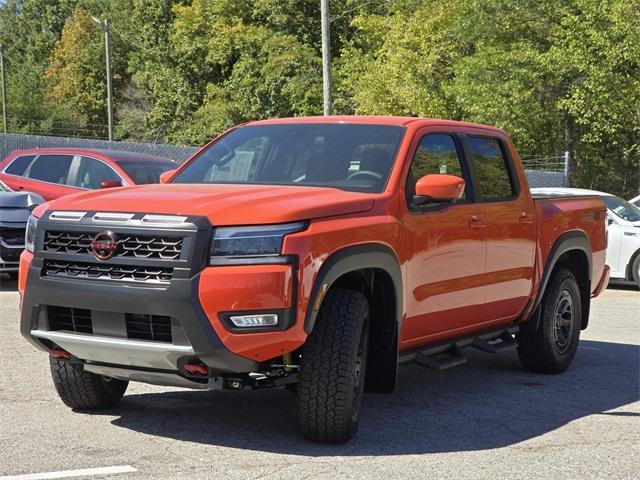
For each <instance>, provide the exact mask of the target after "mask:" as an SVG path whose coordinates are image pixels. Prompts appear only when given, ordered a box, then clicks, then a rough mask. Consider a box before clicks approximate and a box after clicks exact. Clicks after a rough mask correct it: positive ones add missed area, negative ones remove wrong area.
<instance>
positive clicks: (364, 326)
mask: <svg viewBox="0 0 640 480" xmlns="http://www.w3.org/2000/svg"><path fill="white" fill-rule="evenodd" d="M368 347H369V303H368V302H367V299H366V297H365V296H364V295H363V294H362V293H360V292H356V291H353V290H345V289H340V288H336V289H332V290H330V291H329V293H327V296H326V298H325V300H324V301H323V302H322V306H321V307H320V311H319V312H318V318H317V320H316V323H315V327H314V329H313V331H312V332H311V334H310V335H309V338H308V339H307V342H306V343H305V345H304V347H303V351H302V362H301V372H300V382H299V384H298V416H299V421H300V428H301V430H302V434H303V435H304V437H305V438H307V439H309V440H313V441H316V442H323V443H342V442H346V441H347V440H349V439H350V438H351V437H353V435H354V434H355V432H356V429H357V426H358V418H359V415H360V405H361V403H362V392H363V390H364V381H365V374H366V365H367V353H368Z"/></svg>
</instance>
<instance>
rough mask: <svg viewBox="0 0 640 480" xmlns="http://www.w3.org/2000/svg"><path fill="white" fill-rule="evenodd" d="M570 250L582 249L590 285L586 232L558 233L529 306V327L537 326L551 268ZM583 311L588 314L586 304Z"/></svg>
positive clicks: (589, 247)
mask: <svg viewBox="0 0 640 480" xmlns="http://www.w3.org/2000/svg"><path fill="white" fill-rule="evenodd" d="M572 250H579V251H582V252H583V253H584V254H585V256H586V258H587V272H588V273H589V286H591V265H592V258H591V243H590V242H589V237H587V234H586V233H584V232H583V231H581V230H572V231H570V232H565V233H563V234H562V235H560V236H559V237H558V238H557V239H556V241H555V243H554V244H553V247H551V250H550V251H549V256H548V257H547V262H546V264H545V266H544V268H543V270H542V278H541V279H540V288H539V289H538V293H537V295H536V299H535V301H534V303H533V307H532V308H531V312H532V313H531V315H530V317H529V319H527V322H526V323H529V324H530V327H531V328H533V329H537V328H538V322H539V320H540V316H539V313H540V312H539V308H538V307H540V303H541V302H542V297H544V294H545V292H546V290H547V287H548V285H549V281H550V280H551V274H552V273H553V269H554V268H555V267H556V265H557V264H558V260H559V259H560V257H561V256H562V255H563V254H565V253H567V252H569V251H572ZM590 294H591V292H586V296H587V297H588V298H589V297H590ZM585 307H586V309H585V312H586V314H587V315H588V312H589V309H588V306H585Z"/></svg>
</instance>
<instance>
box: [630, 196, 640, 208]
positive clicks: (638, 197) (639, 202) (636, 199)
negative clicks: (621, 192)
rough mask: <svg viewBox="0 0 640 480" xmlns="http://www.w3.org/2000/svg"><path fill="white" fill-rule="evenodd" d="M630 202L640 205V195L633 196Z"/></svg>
mask: <svg viewBox="0 0 640 480" xmlns="http://www.w3.org/2000/svg"><path fill="white" fill-rule="evenodd" d="M629 203H633V204H634V205H635V206H636V207H640V195H638V196H637V197H633V198H632V199H631V200H629Z"/></svg>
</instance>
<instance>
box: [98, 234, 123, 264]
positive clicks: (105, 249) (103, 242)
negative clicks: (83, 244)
mask: <svg viewBox="0 0 640 480" xmlns="http://www.w3.org/2000/svg"><path fill="white" fill-rule="evenodd" d="M117 249H118V238H117V237H116V235H115V233H113V232H110V231H109V230H104V231H102V232H100V233H98V234H97V235H96V236H95V237H93V240H91V251H92V252H93V254H94V255H95V256H96V258H97V259H98V260H109V259H110V258H111V257H112V256H113V254H114V253H116V250H117Z"/></svg>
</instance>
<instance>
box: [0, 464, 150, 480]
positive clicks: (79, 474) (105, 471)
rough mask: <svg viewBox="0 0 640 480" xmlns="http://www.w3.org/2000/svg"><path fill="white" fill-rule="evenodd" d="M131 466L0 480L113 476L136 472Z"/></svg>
mask: <svg viewBox="0 0 640 480" xmlns="http://www.w3.org/2000/svg"><path fill="white" fill-rule="evenodd" d="M137 471H138V470H136V469H135V468H133V467H132V466H131V465H121V466H118V467H100V468H82V469H80V470H62V471H60V472H43V473H25V474H23V475H6V476H3V477H0V480H51V479H55V478H71V477H83V476H92V475H115V474H118V473H132V472H137Z"/></svg>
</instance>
